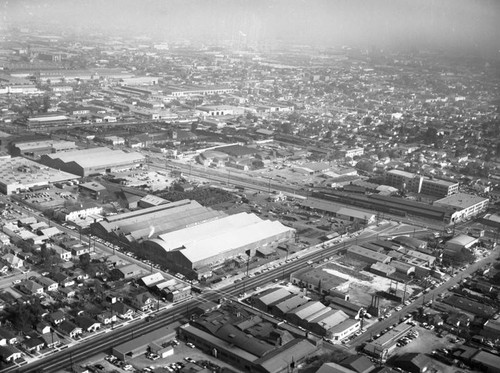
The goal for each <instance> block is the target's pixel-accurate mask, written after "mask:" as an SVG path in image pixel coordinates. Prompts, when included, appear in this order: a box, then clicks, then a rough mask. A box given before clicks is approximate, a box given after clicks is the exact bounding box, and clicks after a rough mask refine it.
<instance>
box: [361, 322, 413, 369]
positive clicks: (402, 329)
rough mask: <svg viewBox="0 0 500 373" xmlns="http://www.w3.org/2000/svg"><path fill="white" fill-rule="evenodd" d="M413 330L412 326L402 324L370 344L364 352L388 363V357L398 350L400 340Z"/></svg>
mask: <svg viewBox="0 0 500 373" xmlns="http://www.w3.org/2000/svg"><path fill="white" fill-rule="evenodd" d="M412 328H413V326H412V325H409V324H406V323H401V324H399V325H397V326H396V327H394V329H392V330H389V331H388V332H387V333H385V334H384V335H382V336H380V337H378V338H377V339H375V340H374V341H372V342H368V343H367V344H366V346H365V347H364V351H365V352H366V353H367V354H368V355H371V356H374V357H376V358H378V359H381V361H386V360H387V357H388V355H389V354H390V353H391V352H393V351H394V350H395V349H396V347H397V346H396V343H397V341H398V339H400V338H401V337H403V336H404V335H406V334H407V333H408V332H409V331H410V330H411V329H412Z"/></svg>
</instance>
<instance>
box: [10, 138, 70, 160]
mask: <svg viewBox="0 0 500 373" xmlns="http://www.w3.org/2000/svg"><path fill="white" fill-rule="evenodd" d="M11 148H12V155H14V156H19V155H20V156H26V157H31V158H40V156H42V155H43V154H52V153H58V152H63V151H70V150H76V149H77V147H76V143H75V142H74V141H65V140H51V139H50V140H37V141H19V142H14V143H12V145H11Z"/></svg>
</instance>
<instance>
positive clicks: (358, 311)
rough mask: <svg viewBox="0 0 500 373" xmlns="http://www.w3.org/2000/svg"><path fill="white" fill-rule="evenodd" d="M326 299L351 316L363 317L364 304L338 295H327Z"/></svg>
mask: <svg viewBox="0 0 500 373" xmlns="http://www.w3.org/2000/svg"><path fill="white" fill-rule="evenodd" d="M325 300H326V301H328V302H329V305H330V307H332V308H336V309H339V310H342V311H343V312H345V313H346V314H347V315H349V317H352V318H353V319H356V320H358V319H359V318H361V317H362V315H363V312H364V310H365V308H364V307H363V306H359V305H357V304H354V303H352V302H350V301H348V300H346V299H342V298H338V297H326V299H325Z"/></svg>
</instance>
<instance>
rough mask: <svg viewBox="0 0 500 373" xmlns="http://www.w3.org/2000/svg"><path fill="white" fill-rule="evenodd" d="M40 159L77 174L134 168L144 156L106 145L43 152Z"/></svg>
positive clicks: (83, 174) (84, 174)
mask: <svg viewBox="0 0 500 373" xmlns="http://www.w3.org/2000/svg"><path fill="white" fill-rule="evenodd" d="M40 161H41V162H42V163H43V164H45V165H47V166H49V167H52V168H55V169H57V170H62V171H66V172H70V173H72V174H75V175H79V176H89V175H95V174H103V173H106V172H111V171H116V170H122V169H128V168H134V167H137V166H139V165H141V164H142V163H144V161H145V158H144V156H143V155H142V154H140V153H137V152H130V153H127V152H124V151H122V150H112V149H109V148H106V147H99V148H90V149H82V150H75V151H69V152H64V153H54V154H44V155H42V156H41V158H40Z"/></svg>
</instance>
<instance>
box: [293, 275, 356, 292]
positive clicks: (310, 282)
mask: <svg viewBox="0 0 500 373" xmlns="http://www.w3.org/2000/svg"><path fill="white" fill-rule="evenodd" d="M290 282H291V283H292V284H294V285H297V286H299V287H306V288H307V289H309V290H311V291H315V292H317V293H320V294H327V295H329V294H330V293H331V292H332V291H334V290H336V289H337V288H338V287H339V286H341V285H342V284H344V283H346V282H347V280H346V279H344V278H342V277H339V276H335V275H333V274H331V273H328V272H327V271H324V270H323V269H322V268H305V269H302V270H299V271H297V272H293V273H292V274H291V275H290Z"/></svg>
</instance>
